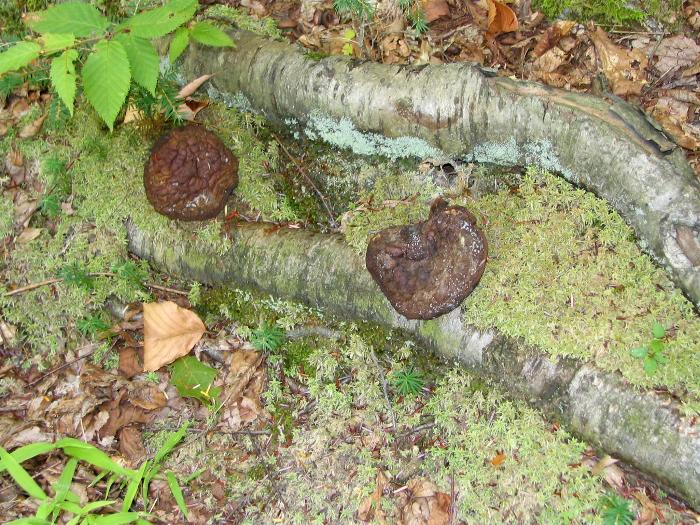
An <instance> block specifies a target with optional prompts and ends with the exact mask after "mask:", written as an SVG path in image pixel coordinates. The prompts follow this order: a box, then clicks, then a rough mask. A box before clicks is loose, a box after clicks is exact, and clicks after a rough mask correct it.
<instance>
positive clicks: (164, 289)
mask: <svg viewBox="0 0 700 525" xmlns="http://www.w3.org/2000/svg"><path fill="white" fill-rule="evenodd" d="M88 275H89V276H90V277H116V276H115V274H113V273H111V272H93V273H89V274H88ZM61 282H63V278H61V277H56V278H54V279H46V280H45V281H40V282H38V283H31V284H28V285H26V286H22V287H20V288H15V289H14V290H10V291H9V292H5V293H4V294H3V295H4V296H5V297H11V296H13V295H19V294H21V293H24V292H29V291H31V290H35V289H37V288H41V287H42V286H48V285H51V284H56V283H61ZM142 284H143V285H144V286H146V287H148V288H153V289H154V290H160V291H162V292H169V293H174V294H178V295H184V296H185V297H186V296H187V295H188V293H187V292H183V291H182V290H176V289H175V288H168V287H167V286H161V285H160V284H155V283H142Z"/></svg>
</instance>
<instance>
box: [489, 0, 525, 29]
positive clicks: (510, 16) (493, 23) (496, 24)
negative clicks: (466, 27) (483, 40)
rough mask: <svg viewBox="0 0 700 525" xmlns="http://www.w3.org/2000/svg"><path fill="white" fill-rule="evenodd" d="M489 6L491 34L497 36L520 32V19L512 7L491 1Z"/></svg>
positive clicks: (494, 0) (496, 0)
mask: <svg viewBox="0 0 700 525" xmlns="http://www.w3.org/2000/svg"><path fill="white" fill-rule="evenodd" d="M489 4H490V5H489V29H488V32H489V33H493V34H495V35H497V34H500V33H510V32H512V31H517V30H518V17H517V16H516V15H515V13H514V12H513V10H512V9H511V8H510V7H508V6H507V5H506V4H504V3H503V2H499V1H498V0H489ZM491 6H493V9H492V8H491ZM492 12H493V13H494V14H493V17H492V16H491V13H492Z"/></svg>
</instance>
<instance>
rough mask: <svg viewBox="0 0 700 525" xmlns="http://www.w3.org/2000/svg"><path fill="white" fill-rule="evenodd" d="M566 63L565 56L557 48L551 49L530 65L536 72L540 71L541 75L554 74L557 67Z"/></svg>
mask: <svg viewBox="0 0 700 525" xmlns="http://www.w3.org/2000/svg"><path fill="white" fill-rule="evenodd" d="M566 61H567V54H566V53H565V52H564V51H562V50H561V49H559V48H558V47H553V48H552V49H550V50H549V51H547V52H546V53H544V54H543V55H542V56H541V57H539V58H538V59H537V60H535V61H534V62H533V63H532V65H533V67H534V68H535V69H536V70H537V71H542V72H543V73H554V72H555V71H556V70H557V69H559V66H561V65H563V64H565V63H566Z"/></svg>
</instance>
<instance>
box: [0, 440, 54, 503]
mask: <svg viewBox="0 0 700 525" xmlns="http://www.w3.org/2000/svg"><path fill="white" fill-rule="evenodd" d="M0 459H2V462H3V464H4V465H5V469H6V470H7V472H8V474H9V475H10V476H12V479H14V480H15V483H17V485H19V486H20V487H21V488H22V490H24V491H25V492H26V493H27V494H29V495H30V496H31V497H33V498H36V499H40V500H45V499H48V496H46V493H45V492H44V491H43V490H42V489H41V487H40V486H39V484H38V483H37V482H36V481H34V479H33V478H32V477H31V476H30V475H29V473H28V472H27V471H26V470H24V468H23V467H22V465H20V464H19V463H17V460H16V459H15V458H13V457H12V456H11V455H10V453H9V452H8V451H7V450H5V449H4V448H3V447H0Z"/></svg>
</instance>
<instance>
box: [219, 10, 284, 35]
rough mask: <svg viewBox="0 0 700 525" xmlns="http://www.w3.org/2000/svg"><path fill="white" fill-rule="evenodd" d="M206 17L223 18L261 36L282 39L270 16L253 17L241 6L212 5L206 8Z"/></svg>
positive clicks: (280, 32)
mask: <svg viewBox="0 0 700 525" xmlns="http://www.w3.org/2000/svg"><path fill="white" fill-rule="evenodd" d="M205 17H206V18H213V19H216V20H223V21H225V22H228V23H230V24H234V25H235V26H236V27H239V28H241V29H245V30H246V31H250V32H251V33H256V34H258V35H261V36H267V37H270V38H277V39H282V38H283V37H284V35H283V33H282V31H280V29H279V28H278V27H277V22H276V21H275V20H274V19H273V18H270V17H263V18H253V17H252V16H250V15H249V14H248V11H247V10H246V9H243V8H238V9H236V8H233V7H229V6H226V5H214V6H212V7H210V8H209V9H207V11H206V13H205Z"/></svg>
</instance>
